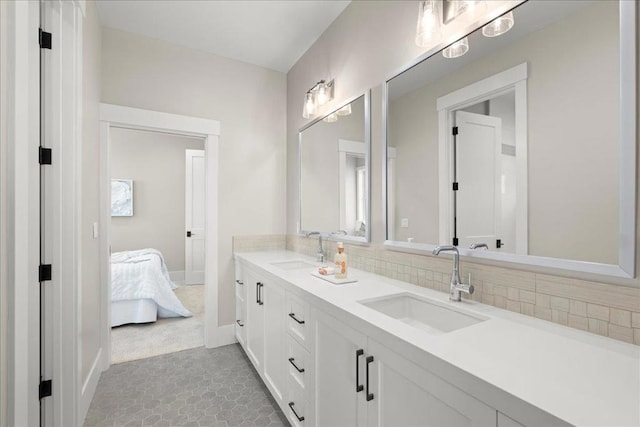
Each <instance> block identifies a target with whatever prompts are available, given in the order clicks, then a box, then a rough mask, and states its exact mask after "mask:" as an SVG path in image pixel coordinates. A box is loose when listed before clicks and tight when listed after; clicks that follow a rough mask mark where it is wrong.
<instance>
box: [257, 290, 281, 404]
mask: <svg viewBox="0 0 640 427" xmlns="http://www.w3.org/2000/svg"><path fill="white" fill-rule="evenodd" d="M262 283H263V284H264V286H263V288H262V296H261V298H262V302H263V303H264V305H263V307H264V377H265V380H266V382H267V386H269V389H270V390H271V393H272V394H273V397H274V398H275V399H276V400H277V401H278V403H281V402H282V399H283V396H284V393H283V392H284V388H285V386H286V382H287V371H286V367H287V365H286V363H287V358H286V357H285V350H286V343H285V333H286V332H285V331H286V324H285V315H286V304H285V292H284V289H282V288H280V287H279V286H277V285H274V284H273V283H271V282H262Z"/></svg>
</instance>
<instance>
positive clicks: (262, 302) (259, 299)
mask: <svg viewBox="0 0 640 427" xmlns="http://www.w3.org/2000/svg"><path fill="white" fill-rule="evenodd" d="M262 288H264V283H260V288H259V289H260V293H259V294H258V295H260V296H259V297H258V304H260V305H263V304H264V300H263V299H262Z"/></svg>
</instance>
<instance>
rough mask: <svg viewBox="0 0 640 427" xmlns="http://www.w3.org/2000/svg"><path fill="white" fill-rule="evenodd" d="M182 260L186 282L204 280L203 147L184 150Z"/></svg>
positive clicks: (199, 282) (195, 282) (201, 282)
mask: <svg viewBox="0 0 640 427" xmlns="http://www.w3.org/2000/svg"><path fill="white" fill-rule="evenodd" d="M186 161H187V164H186V171H187V173H186V180H185V182H186V188H185V193H186V194H185V205H186V206H185V228H186V229H185V236H186V237H185V244H184V248H185V251H184V253H185V263H184V267H185V269H184V282H185V284H186V285H202V284H204V263H205V257H204V248H205V234H204V233H205V230H204V222H205V204H206V197H205V169H204V167H205V163H204V150H186Z"/></svg>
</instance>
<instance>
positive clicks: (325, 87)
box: [302, 80, 334, 119]
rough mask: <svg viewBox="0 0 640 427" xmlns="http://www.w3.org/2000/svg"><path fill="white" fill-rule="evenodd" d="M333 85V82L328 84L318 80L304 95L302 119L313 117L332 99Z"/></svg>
mask: <svg viewBox="0 0 640 427" xmlns="http://www.w3.org/2000/svg"><path fill="white" fill-rule="evenodd" d="M333 84H334V83H333V80H331V81H329V82H326V81H324V80H320V81H319V82H318V83H316V84H315V85H313V87H312V88H311V89H309V90H308V91H307V93H305V95H304V106H303V108H302V117H304V118H305V119H308V118H310V117H313V116H314V115H315V114H316V113H317V112H318V109H319V108H320V107H321V106H323V105H324V104H326V103H327V102H329V101H331V100H332V99H333Z"/></svg>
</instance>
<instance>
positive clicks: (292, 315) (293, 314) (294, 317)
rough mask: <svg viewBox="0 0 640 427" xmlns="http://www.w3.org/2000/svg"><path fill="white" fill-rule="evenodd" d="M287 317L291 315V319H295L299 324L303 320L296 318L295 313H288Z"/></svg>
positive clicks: (302, 323)
mask: <svg viewBox="0 0 640 427" xmlns="http://www.w3.org/2000/svg"><path fill="white" fill-rule="evenodd" d="M289 317H291V318H292V319H293V320H295V321H296V322H298V323H299V324H301V325H304V320H298V318H296V315H295V313H289Z"/></svg>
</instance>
